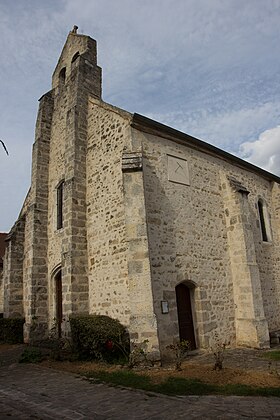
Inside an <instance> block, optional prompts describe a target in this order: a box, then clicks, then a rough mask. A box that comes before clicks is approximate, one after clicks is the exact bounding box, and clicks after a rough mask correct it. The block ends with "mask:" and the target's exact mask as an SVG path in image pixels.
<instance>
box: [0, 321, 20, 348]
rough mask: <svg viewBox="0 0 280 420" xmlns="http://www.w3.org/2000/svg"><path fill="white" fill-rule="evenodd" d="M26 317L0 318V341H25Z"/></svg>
mask: <svg viewBox="0 0 280 420" xmlns="http://www.w3.org/2000/svg"><path fill="white" fill-rule="evenodd" d="M23 324H24V318H0V342H1V343H7V344H17V343H23Z"/></svg>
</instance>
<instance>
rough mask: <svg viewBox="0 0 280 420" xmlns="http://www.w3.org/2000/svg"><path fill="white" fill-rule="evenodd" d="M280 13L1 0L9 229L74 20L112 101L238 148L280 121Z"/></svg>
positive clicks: (0, 224) (124, 0)
mask: <svg viewBox="0 0 280 420" xmlns="http://www.w3.org/2000/svg"><path fill="white" fill-rule="evenodd" d="M279 17H280V2H279V1H275V0H266V1H265V2H264V1H263V0H254V1H253V0H251V1H249V2H244V0H227V1H226V2H225V1H222V0H211V1H209V0H176V1H174V0H152V1H150V0H142V1H141V2H140V1H139V0H118V1H116V0H102V1H100V0H91V1H88V0H79V1H76V0H47V1H40V0H28V1H26V2H22V1H20V0H13V1H11V0H0V43H1V57H2V61H1V67H0V79H1V84H0V117H1V133H0V138H2V139H3V140H4V141H5V143H6V144H7V146H8V148H9V149H10V150H11V156H12V158H13V163H12V164H11V159H9V160H7V159H6V156H5V155H4V154H3V153H2V154H1V150H0V179H2V180H5V186H3V182H2V184H0V187H1V189H0V194H1V199H5V200H6V202H5V205H2V203H1V210H2V211H1V218H0V229H8V228H9V227H10V226H11V225H12V223H13V222H14V221H15V219H16V217H17V212H18V209H19V208H20V206H21V204H22V196H23V190H25V191H27V188H28V185H29V182H30V181H29V180H30V157H31V147H32V142H33V139H34V123H35V119H36V111H37V99H38V98H39V97H40V96H41V95H42V94H44V93H45V92H46V91H48V90H49V89H50V85H51V74H52V72H53V70H54V67H55V65H56V62H57V59H58V57H59V54H60V52H61V49H62V47H63V43H64V41H65V39H66V36H67V33H68V31H69V30H71V28H72V26H73V25H74V24H77V25H78V26H79V32H80V33H84V34H88V35H90V36H92V37H93V38H95V39H96V40H97V42H98V63H99V65H100V66H101V67H102V68H103V92H104V93H103V99H104V100H105V101H108V102H110V103H112V104H113V105H116V106H120V107H122V108H124V109H127V110H128V111H131V112H138V113H142V114H144V115H148V116H151V117H153V118H155V119H157V120H159V121H162V122H163V123H166V124H168V125H172V126H174V127H175V128H178V129H180V130H182V131H185V132H187V133H189V134H191V135H194V136H197V137H199V138H202V139H203V140H205V141H209V142H211V143H214V144H216V145H218V146H219V147H222V148H226V149H227V150H229V151H231V152H237V151H238V148H239V144H240V143H241V142H242V143H244V142H246V141H247V142H248V141H252V140H254V139H256V138H257V136H258V133H260V132H263V131H265V130H266V129H267V128H269V127H274V126H276V124H278V122H279V115H280V91H279V89H275V86H279V85H280V55H279V54H276V53H275V51H277V50H278V46H279V44H280V32H279ZM22 151H24V154H22ZM4 162H5V164H4ZM8 163H9V164H8ZM9 191H13V197H15V196H17V197H18V199H17V200H18V201H17V202H15V201H13V202H12V200H14V198H11V194H10V195H9ZM4 192H5V197H4V195H3V194H4ZM3 197H4V198H3Z"/></svg>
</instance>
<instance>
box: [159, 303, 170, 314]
mask: <svg viewBox="0 0 280 420" xmlns="http://www.w3.org/2000/svg"><path fill="white" fill-rule="evenodd" d="M160 303H161V313H162V314H168V313H169V305H168V302H167V300H162V301H161V302H160Z"/></svg>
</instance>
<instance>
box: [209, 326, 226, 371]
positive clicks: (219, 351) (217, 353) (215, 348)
mask: <svg viewBox="0 0 280 420" xmlns="http://www.w3.org/2000/svg"><path fill="white" fill-rule="evenodd" d="M212 343H213V344H212V346H211V350H212V353H213V356H214V360H215V363H214V367H213V370H217V369H218V370H222V369H223V363H224V358H225V351H226V347H227V345H229V343H226V342H225V341H221V339H220V338H219V336H218V334H217V333H215V334H214V336H213V337H212Z"/></svg>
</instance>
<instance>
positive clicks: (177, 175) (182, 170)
mask: <svg viewBox="0 0 280 420" xmlns="http://www.w3.org/2000/svg"><path fill="white" fill-rule="evenodd" d="M167 167H168V180H169V181H171V182H177V183H178V184H184V185H190V175H189V167H188V162H187V161H186V160H185V159H181V158H178V157H176V156H169V155H167Z"/></svg>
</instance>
